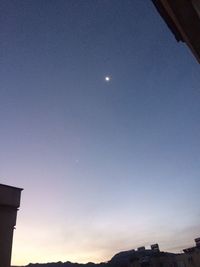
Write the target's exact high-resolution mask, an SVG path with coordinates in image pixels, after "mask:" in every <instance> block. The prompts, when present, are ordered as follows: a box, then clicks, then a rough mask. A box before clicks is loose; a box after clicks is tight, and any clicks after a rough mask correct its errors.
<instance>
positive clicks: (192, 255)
mask: <svg viewBox="0 0 200 267" xmlns="http://www.w3.org/2000/svg"><path fill="white" fill-rule="evenodd" d="M195 243H196V246H194V247H191V248H186V249H184V250H183V252H184V253H182V254H180V255H178V256H177V260H180V261H183V262H184V267H200V238H196V239H195Z"/></svg>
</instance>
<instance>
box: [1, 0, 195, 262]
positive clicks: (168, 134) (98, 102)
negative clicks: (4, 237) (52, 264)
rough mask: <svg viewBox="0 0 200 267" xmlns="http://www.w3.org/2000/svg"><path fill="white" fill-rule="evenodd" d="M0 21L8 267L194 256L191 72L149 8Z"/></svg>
mask: <svg viewBox="0 0 200 267" xmlns="http://www.w3.org/2000/svg"><path fill="white" fill-rule="evenodd" d="M0 8H1V18H0V40H1V42H0V51H1V52H0V53H1V54H0V58H1V64H0V76H1V79H0V123H1V126H0V182H1V183H5V184H9V185H14V186H18V187H23V188H24V191H23V194H22V203H21V209H20V211H19V214H18V223H17V230H16V231H15V237H14V247H13V264H27V263H29V262H47V261H59V260H61V261H67V260H71V261H77V262H87V261H95V262H100V261H103V260H108V259H110V258H111V256H113V254H115V253H116V252H118V251H120V250H126V249H132V248H136V247H138V246H140V245H147V246H149V245H150V244H152V243H155V242H158V243H159V244H160V248H161V249H162V250H169V251H180V250H181V249H182V248H184V247H187V246H190V245H193V239H194V238H195V237H197V236H198V235H199V233H200V210H199V204H198V203H199V188H200V179H199V173H200V75H199V65H198V64H197V62H196V60H195V58H194V57H193V55H192V54H191V52H190V50H189V49H188V48H187V47H186V46H185V45H184V44H183V43H177V42H176V40H175V38H174V36H173V35H172V33H171V32H170V31H169V29H168V28H167V26H166V25H165V23H164V22H163V20H162V19H161V18H160V16H159V14H158V13H157V11H156V10H155V8H154V6H153V5H152V3H151V1H147V0H59V1H58V0H47V1H44V0H37V1H34V0H29V1H25V0H21V1H18V0H12V1H11V0H2V1H1V3H0ZM106 75H110V76H111V77H112V79H111V81H110V82H105V80H104V77H105V76H106Z"/></svg>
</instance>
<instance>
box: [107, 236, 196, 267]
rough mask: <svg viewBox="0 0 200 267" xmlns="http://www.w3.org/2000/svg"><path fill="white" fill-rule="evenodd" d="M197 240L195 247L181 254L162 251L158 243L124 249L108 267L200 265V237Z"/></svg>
mask: <svg viewBox="0 0 200 267" xmlns="http://www.w3.org/2000/svg"><path fill="white" fill-rule="evenodd" d="M195 242H196V246H195V247H192V248H188V249H184V250H183V252H184V253H179V254H177V253H169V252H162V251H160V249H159V246H158V244H153V245H151V249H146V248H145V247H139V248H138V249H137V250H129V251H123V252H120V253H118V254H116V255H115V256H114V257H113V258H112V259H111V261H110V262H109V265H108V267H109V266H110V267H200V238H196V239H195Z"/></svg>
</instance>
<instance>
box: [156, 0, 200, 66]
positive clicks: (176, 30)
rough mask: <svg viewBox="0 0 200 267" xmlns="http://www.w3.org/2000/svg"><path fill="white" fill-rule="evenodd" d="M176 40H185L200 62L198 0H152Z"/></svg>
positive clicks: (199, 8) (199, 11) (199, 14)
mask: <svg viewBox="0 0 200 267" xmlns="http://www.w3.org/2000/svg"><path fill="white" fill-rule="evenodd" d="M152 2H153V3H154V5H155V7H156V8H157V10H158V12H159V14H160V15H161V17H162V18H163V19H164V21H165V22H166V24H167V25H168V27H169V28H170V30H171V31H172V33H173V34H174V36H175V38H176V40H177V41H182V42H185V43H186V44H187V45H188V47H189V48H190V50H191V51H192V53H193V54H194V56H195V57H196V59H197V61H198V62H199V63H200V0H152Z"/></svg>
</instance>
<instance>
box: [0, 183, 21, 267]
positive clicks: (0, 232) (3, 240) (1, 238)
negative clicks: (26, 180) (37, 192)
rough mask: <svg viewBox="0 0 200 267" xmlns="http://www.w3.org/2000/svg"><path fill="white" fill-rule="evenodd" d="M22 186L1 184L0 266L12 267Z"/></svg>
mask: <svg viewBox="0 0 200 267" xmlns="http://www.w3.org/2000/svg"><path fill="white" fill-rule="evenodd" d="M21 191H22V189H21V188H16V187H12V186H8V185H3V184H0V267H10V262H11V252H12V240H13V230H14V227H15V225H16V219H17V211H18V208H19V206H20V197H21Z"/></svg>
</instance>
